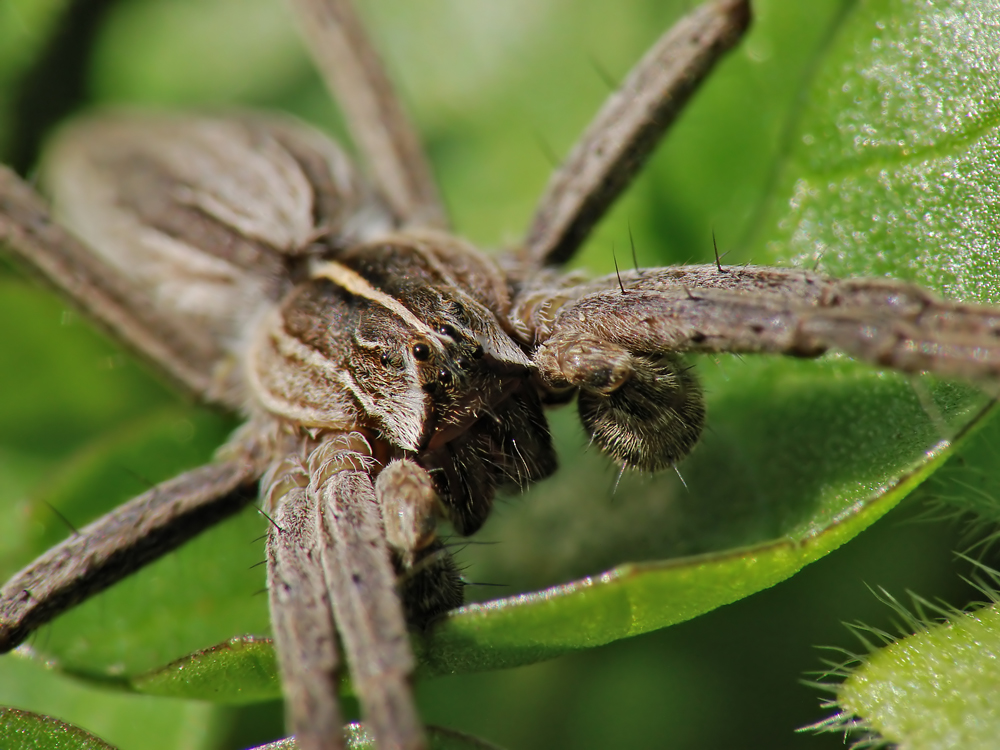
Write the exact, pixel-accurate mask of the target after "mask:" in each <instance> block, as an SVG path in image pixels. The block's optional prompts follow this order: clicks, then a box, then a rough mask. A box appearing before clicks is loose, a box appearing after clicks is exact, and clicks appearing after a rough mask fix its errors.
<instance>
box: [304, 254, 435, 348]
mask: <svg viewBox="0 0 1000 750" xmlns="http://www.w3.org/2000/svg"><path fill="white" fill-rule="evenodd" d="M309 276H310V277H311V278H313V279H329V280H330V281H332V282H333V283H334V284H337V285H338V286H340V287H341V288H343V289H345V290H347V291H348V292H350V293H351V294H353V295H354V296H355V297H361V298H362V299H367V300H371V301H372V302H377V303H378V304H380V305H382V307H384V308H386V309H388V310H389V311H390V312H393V313H395V314H396V315H398V316H399V317H400V318H402V319H403V320H404V321H405V322H406V323H408V324H409V325H410V326H411V327H412V328H414V329H416V330H417V331H419V332H420V333H423V334H424V335H425V336H427V337H428V339H429V340H431V341H435V340H436V338H435V336H434V331H432V330H431V328H430V326H428V325H427V324H426V323H424V322H423V321H422V320H420V318H418V317H417V316H416V315H414V314H413V313H412V312H410V311H409V310H408V309H407V308H406V307H405V306H404V305H403V303H402V302H400V301H399V300H398V299H396V298H395V297H390V296H389V295H388V294H386V293H385V292H381V291H379V290H378V289H376V288H375V287H373V286H372V285H371V284H369V283H368V282H367V281H365V279H364V278H363V277H362V276H361V275H360V274H358V273H355V272H354V271H352V270H351V269H350V268H348V267H347V266H345V265H343V264H341V263H338V262H337V261H335V260H325V261H323V262H322V263H319V264H318V265H316V266H315V267H314V268H313V269H312V270H311V272H310V274H309Z"/></svg>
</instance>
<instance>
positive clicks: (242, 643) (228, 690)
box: [129, 637, 281, 705]
mask: <svg viewBox="0 0 1000 750" xmlns="http://www.w3.org/2000/svg"><path fill="white" fill-rule="evenodd" d="M129 685H130V687H131V688H132V689H134V690H136V691H137V692H140V693H146V694H148V695H163V696H169V697H175V698H190V699H192V700H204V701H211V702H213V703H228V704H233V705H238V704H244V703H259V702H261V701H265V700H273V699H275V698H280V697H281V683H280V682H279V681H278V663H277V656H276V654H275V653H274V648H273V647H272V645H271V642H270V641H269V640H266V639H258V638H252V637H244V638H233V639H232V640H230V641H228V642H226V643H221V644H219V645H218V646H214V647H212V648H209V649H205V650H203V651H199V652H198V653H196V654H191V655H190V656H187V657H185V658H183V659H178V660H177V661H175V662H173V663H171V664H168V665H167V666H165V667H162V668H160V669H156V670H153V671H152V672H149V673H147V674H144V675H139V676H138V677H135V678H133V679H131V680H130V681H129Z"/></svg>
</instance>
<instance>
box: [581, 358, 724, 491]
mask: <svg viewBox="0 0 1000 750" xmlns="http://www.w3.org/2000/svg"><path fill="white" fill-rule="evenodd" d="M577 409H578V411H579V413H580V421H581V422H583V426H584V429H586V430H587V432H588V433H589V434H590V436H591V437H592V438H593V440H594V442H595V443H597V445H598V446H599V447H600V448H601V450H603V451H604V452H605V453H607V454H608V455H609V456H611V457H612V458H613V459H615V460H616V461H617V462H618V463H620V464H622V465H623V466H627V467H632V468H636V469H640V470H642V471H660V470H662V469H667V468H670V467H671V466H673V465H674V464H675V463H676V462H677V461H680V460H681V459H682V458H684V457H685V456H686V455H687V454H688V453H690V452H691V449H692V448H694V446H695V443H697V442H698V438H699V437H701V431H702V428H703V427H704V424H705V402H704V399H703V398H702V393H701V386H700V385H699V384H698V381H697V379H696V378H695V377H694V375H693V373H692V372H691V369H690V368H688V367H685V366H684V363H683V362H682V361H681V360H680V358H678V357H674V356H670V355H662V356H645V355H638V356H633V357H632V358H631V370H630V372H629V377H628V378H627V379H626V380H625V382H624V383H622V385H621V386H620V387H618V388H616V389H614V390H613V391H610V392H609V393H600V392H598V391H594V390H589V389H581V390H580V394H579V396H578V397H577Z"/></svg>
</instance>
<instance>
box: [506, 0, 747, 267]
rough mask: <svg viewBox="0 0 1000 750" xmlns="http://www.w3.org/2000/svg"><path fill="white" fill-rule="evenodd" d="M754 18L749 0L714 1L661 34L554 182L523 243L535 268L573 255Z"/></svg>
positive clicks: (600, 114)
mask: <svg viewBox="0 0 1000 750" xmlns="http://www.w3.org/2000/svg"><path fill="white" fill-rule="evenodd" d="M749 23H750V4H749V2H747V0H715V2H710V3H705V4H704V5H701V6H700V7H698V8H696V9H695V10H694V11H692V12H691V13H689V14H688V15H687V16H685V17H684V18H682V19H681V20H680V21H678V22H677V23H676V24H675V25H674V26H673V28H671V29H670V30H669V31H667V33H666V34H664V35H663V36H662V37H660V39H659V40H658V41H657V42H656V44H654V45H653V47H652V48H651V49H650V50H649V51H648V52H647V53H646V54H645V56H643V58H642V59H641V60H640V61H639V63H638V64H637V65H636V66H635V67H634V68H633V69H632V71H631V72H630V73H629V74H628V77H627V78H626V79H625V81H624V82H623V83H622V85H621V87H620V88H619V89H618V90H617V91H615V92H614V93H612V94H611V96H610V97H608V99H607V101H605V103H604V106H603V107H601V110H600V111H599V112H598V113H597V115H596V116H595V118H594V120H593V122H591V124H590V126H589V127H588V128H587V130H586V131H585V132H584V134H583V136H581V138H580V140H579V141H578V142H577V144H576V145H575V146H574V147H573V149H572V150H571V151H570V154H569V156H568V157H567V159H566V161H565V162H564V163H563V165H562V166H561V167H560V168H559V169H558V170H556V172H555V173H554V174H553V175H552V177H551V179H550V180H549V184H548V186H547V187H546V189H545V193H544V194H543V195H542V198H541V200H540V201H539V203H538V208H537V209H536V211H535V217H534V219H533V220H532V222H531V227H530V228H529V230H528V235H527V237H526V239H525V242H524V246H525V255H526V260H527V262H528V266H529V268H538V267H541V266H545V265H553V264H558V263H564V262H566V261H567V260H569V259H570V258H571V257H572V255H573V253H574V252H576V250H577V248H578V247H579V246H580V245H581V244H582V243H583V241H584V240H585V239H586V238H587V235H589V234H590V230H591V229H593V227H594V225H596V224H597V222H598V221H600V219H601V217H602V216H603V215H604V212H605V211H607V209H608V208H609V207H610V206H611V204H612V203H614V202H615V200H616V199H617V198H618V196H619V195H620V194H621V192H622V191H623V190H624V189H625V188H626V187H627V186H628V184H629V183H630V182H631V180H632V178H633V177H634V176H635V174H636V173H637V172H638V171H639V169H641V168H642V165H643V164H644V163H645V161H646V158H647V157H648V156H649V155H650V154H651V153H652V151H653V149H654V148H655V147H656V144H657V143H659V140H660V138H661V137H662V136H663V133H664V132H665V131H666V129H667V128H668V127H669V126H670V125H671V124H672V123H673V121H674V120H675V119H676V117H677V115H679V114H680V112H681V111H682V110H683V108H684V105H685V104H686V103H687V100H688V99H689V98H690V96H691V95H692V94H693V93H694V91H695V90H696V89H697V88H698V86H699V84H700V83H701V81H702V80H703V79H704V78H705V77H706V76H707V75H708V74H709V73H710V72H711V70H712V68H713V67H714V66H715V63H716V62H718V61H719V59H721V58H722V56H723V55H724V54H725V53H726V52H727V51H729V49H731V48H732V47H733V46H734V45H735V44H736V42H737V41H739V39H740V37H741V36H742V35H743V32H744V31H745V30H746V28H747V26H748V25H749Z"/></svg>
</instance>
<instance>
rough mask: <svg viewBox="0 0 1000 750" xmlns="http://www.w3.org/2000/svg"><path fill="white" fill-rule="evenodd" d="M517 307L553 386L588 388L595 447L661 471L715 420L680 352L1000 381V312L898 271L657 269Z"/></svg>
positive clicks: (539, 296)
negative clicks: (830, 274) (830, 358)
mask: <svg viewBox="0 0 1000 750" xmlns="http://www.w3.org/2000/svg"><path fill="white" fill-rule="evenodd" d="M612 280H613V281H612ZM612 285H613V286H612ZM581 291H582V293H581ZM516 312H518V313H519V321H520V322H519V327H521V328H522V329H523V330H525V331H527V332H529V333H530V334H531V335H533V336H534V338H535V341H536V343H537V345H538V348H537V350H536V352H535V356H534V360H535V364H536V366H537V367H538V370H539V376H540V378H541V380H542V382H543V384H544V385H545V386H546V387H547V388H549V389H551V390H553V391H556V392H558V391H560V390H567V389H578V390H579V393H580V397H579V408H580V416H581V419H582V420H583V422H584V425H585V427H586V428H587V429H588V430H589V431H590V433H591V434H592V435H593V438H594V440H595V442H597V443H598V444H599V445H600V446H601V448H602V449H603V450H605V452H607V453H609V454H610V455H611V456H612V457H613V458H615V459H616V460H618V461H619V462H621V463H623V464H625V465H630V466H635V467H637V468H640V469H645V470H651V471H655V470H657V469H662V468H664V467H666V466H669V465H671V464H673V463H674V462H676V461H677V460H679V459H680V458H683V457H684V456H685V455H686V454H687V452H688V451H690V449H691V448H692V447H693V446H694V444H695V442H696V441H697V439H698V436H699V434H700V431H701V427H702V423H703V419H704V406H703V403H702V399H701V391H700V389H699V387H698V385H697V382H696V381H695V380H694V378H693V376H692V375H691V374H690V373H689V372H688V371H687V370H686V369H685V367H684V365H683V362H682V361H681V360H680V359H678V354H679V353H684V352H712V353H721V352H732V353H766V354H785V355H791V356H796V357H816V356H819V355H820V354H822V353H824V352H826V351H827V350H829V349H839V350H841V351H843V352H845V353H847V354H850V355H851V356H854V357H857V358H859V359H862V360H865V361H868V362H871V363H873V364H876V365H880V366H883V367H891V368H893V369H897V370H900V371H903V372H909V373H918V372H923V371H930V372H934V373H936V374H938V375H943V376H946V377H957V378H963V379H969V380H979V379H987V378H989V379H995V378H996V377H997V376H1000V309H996V308H991V307H982V306H975V305H963V304H957V303H951V302H948V301H944V300H940V299H938V298H937V297H935V296H934V295H932V294H931V293H929V292H927V291H926V290H924V289H921V288H920V287H918V286H916V285H913V284H907V283H903V282H897V281H892V280H886V279H849V280H843V281H840V280H836V279H829V278H826V277H823V276H821V275H819V274H813V273H808V272H802V271H795V270H782V269H776V268H753V267H748V268H733V269H728V270H723V269H718V268H708V267H695V268H685V269H654V270H650V271H646V272H633V273H629V274H626V275H624V276H623V277H622V278H620V279H619V278H617V277H609V279H604V280H599V281H598V282H592V283H590V284H585V285H582V286H581V287H579V288H572V287H567V288H561V289H560V288H556V289H554V290H553V291H551V292H549V293H544V292H539V291H538V290H533V291H528V292H526V293H525V294H524V295H522V299H521V300H520V301H519V305H518V307H517V310H516Z"/></svg>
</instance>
